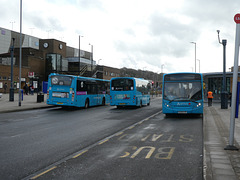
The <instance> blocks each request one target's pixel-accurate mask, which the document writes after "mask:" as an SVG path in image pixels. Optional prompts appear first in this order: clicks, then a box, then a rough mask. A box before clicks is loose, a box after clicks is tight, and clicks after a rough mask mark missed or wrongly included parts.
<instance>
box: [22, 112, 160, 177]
mask: <svg viewBox="0 0 240 180" xmlns="http://www.w3.org/2000/svg"><path fill="white" fill-rule="evenodd" d="M161 113H162V111H159V112H157V113H155V114H153V115H151V116H149V117H147V118H145V119H143V120H141V121H139V122H137V123H135V124H133V125H132V126H136V125H137V124H138V123H140V124H142V123H143V122H144V121H146V120H150V118H153V117H154V116H156V115H158V114H161ZM128 129H129V127H127V128H124V129H122V130H121V131H119V132H117V133H114V134H112V135H110V136H108V137H107V139H106V138H105V139H104V140H102V141H98V142H96V143H94V144H92V145H90V146H88V147H86V148H84V149H82V150H81V151H79V152H78V154H76V155H75V156H73V155H70V156H67V157H65V158H63V159H62V160H60V161H58V162H55V163H54V165H55V166H54V167H51V166H49V168H48V167H47V168H45V169H48V170H46V171H44V172H42V173H39V174H38V175H36V176H34V175H33V174H32V175H29V176H28V177H26V178H24V179H23V180H28V179H36V178H38V177H40V176H42V175H44V174H46V173H47V172H49V171H51V170H53V169H55V168H57V166H58V165H60V164H61V163H63V162H66V161H68V160H69V159H72V158H74V157H75V158H76V157H78V156H80V155H82V154H84V153H85V152H87V151H88V150H89V149H91V148H93V147H96V146H97V145H101V144H103V143H105V142H107V141H109V140H110V139H111V138H113V137H115V136H119V135H121V134H123V133H124V132H125V131H126V130H128ZM120 138H121V137H120ZM50 167H51V168H50ZM39 172H41V170H40V171H39ZM35 174H37V173H35ZM32 176H33V177H32Z"/></svg>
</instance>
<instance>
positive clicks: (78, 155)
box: [72, 150, 88, 159]
mask: <svg viewBox="0 0 240 180" xmlns="http://www.w3.org/2000/svg"><path fill="white" fill-rule="evenodd" d="M87 151H88V150H85V151H82V152H80V153H79V154H77V155H75V156H73V157H72V158H73V159H75V158H77V157H79V156H81V155H82V154H84V153H86V152H87Z"/></svg>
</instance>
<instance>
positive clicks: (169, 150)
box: [118, 133, 194, 160]
mask: <svg viewBox="0 0 240 180" xmlns="http://www.w3.org/2000/svg"><path fill="white" fill-rule="evenodd" d="M193 138H194V136H193V135H175V134H164V133H159V134H158V133H153V134H146V135H142V136H139V135H138V134H126V133H125V134H122V135H121V136H120V137H119V138H118V140H119V141H128V142H133V141H138V142H159V143H177V142H181V143H191V142H192V141H193ZM128 149H129V150H126V151H125V152H123V154H122V155H120V156H119V158H131V159H134V158H136V157H140V158H141V157H143V158H144V159H150V158H151V157H154V158H155V159H161V160H164V159H165V160H170V159H171V158H172V156H173V155H174V152H175V149H176V147H172V146H166V147H154V146H140V147H137V146H129V148H128Z"/></svg>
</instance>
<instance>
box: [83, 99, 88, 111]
mask: <svg viewBox="0 0 240 180" xmlns="http://www.w3.org/2000/svg"><path fill="white" fill-rule="evenodd" d="M88 107H89V100H88V99H86V101H85V106H84V108H85V109H87V108H88Z"/></svg>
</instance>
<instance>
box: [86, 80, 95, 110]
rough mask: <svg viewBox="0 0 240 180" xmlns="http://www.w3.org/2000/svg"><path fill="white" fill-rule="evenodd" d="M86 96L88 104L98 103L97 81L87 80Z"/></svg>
mask: <svg viewBox="0 0 240 180" xmlns="http://www.w3.org/2000/svg"><path fill="white" fill-rule="evenodd" d="M86 83H87V89H88V91H87V92H88V98H89V104H90V106H95V105H98V94H97V83H96V81H87V82H86Z"/></svg>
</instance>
